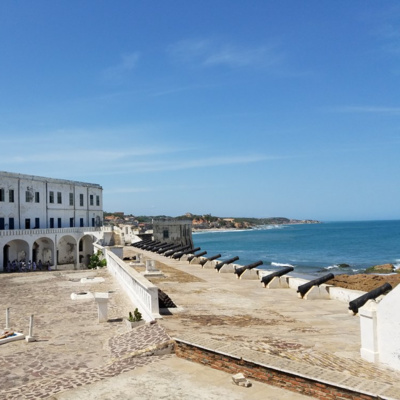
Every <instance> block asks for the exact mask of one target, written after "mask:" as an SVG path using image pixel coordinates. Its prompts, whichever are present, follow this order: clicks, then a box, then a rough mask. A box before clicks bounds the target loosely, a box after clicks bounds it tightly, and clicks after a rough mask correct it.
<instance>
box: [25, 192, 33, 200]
mask: <svg viewBox="0 0 400 400" xmlns="http://www.w3.org/2000/svg"><path fill="white" fill-rule="evenodd" d="M32 200H33V196H32V193H31V192H30V191H29V190H27V191H25V201H26V202H27V203H30V202H31V201H32Z"/></svg>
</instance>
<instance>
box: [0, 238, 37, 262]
mask: <svg viewBox="0 0 400 400" xmlns="http://www.w3.org/2000/svg"><path fill="white" fill-rule="evenodd" d="M5 246H8V250H7V256H8V260H4V263H5V264H7V261H10V262H12V261H14V260H16V261H29V260H30V254H29V243H28V242H26V241H25V240H21V239H14V240H10V241H9V242H7V243H6V245H5ZM3 251H4V249H3Z"/></svg>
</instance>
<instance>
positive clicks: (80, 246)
mask: <svg viewBox="0 0 400 400" xmlns="http://www.w3.org/2000/svg"><path fill="white" fill-rule="evenodd" d="M79 251H83V240H80V241H79Z"/></svg>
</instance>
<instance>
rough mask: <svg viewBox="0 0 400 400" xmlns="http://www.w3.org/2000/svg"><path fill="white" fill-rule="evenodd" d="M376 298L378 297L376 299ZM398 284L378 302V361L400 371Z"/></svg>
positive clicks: (399, 300)
mask: <svg viewBox="0 0 400 400" xmlns="http://www.w3.org/2000/svg"><path fill="white" fill-rule="evenodd" d="M377 300H378V299H377ZM399 304H400V285H398V286H396V287H395V288H394V289H393V290H392V291H390V292H389V293H388V294H387V295H386V296H385V297H384V298H383V300H381V301H380V302H379V303H378V307H377V333H378V335H377V337H378V349H379V362H380V363H383V364H386V365H388V366H389V367H390V368H394V369H396V370H397V371H400V313H399Z"/></svg>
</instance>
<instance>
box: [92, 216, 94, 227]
mask: <svg viewBox="0 0 400 400" xmlns="http://www.w3.org/2000/svg"><path fill="white" fill-rule="evenodd" d="M92 226H94V218H92Z"/></svg>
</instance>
